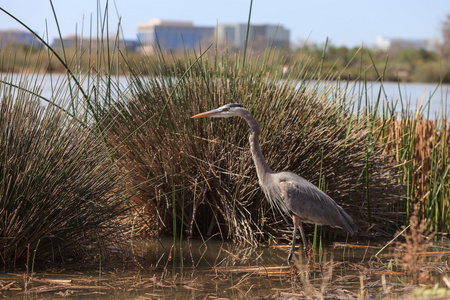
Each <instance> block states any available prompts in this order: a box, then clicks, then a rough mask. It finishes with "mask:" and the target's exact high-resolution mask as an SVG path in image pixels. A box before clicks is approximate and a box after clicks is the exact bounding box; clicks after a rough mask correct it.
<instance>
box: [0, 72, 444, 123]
mask: <svg viewBox="0 0 450 300" xmlns="http://www.w3.org/2000/svg"><path fill="white" fill-rule="evenodd" d="M0 76H1V78H2V79H3V80H6V81H11V79H10V78H6V79H5V75H4V74H0ZM19 78H21V75H19V74H14V75H13V80H12V82H15V83H16V84H17V80H18V79H19ZM28 79H29V81H31V82H34V81H36V82H37V85H38V86H39V87H40V88H41V89H42V94H41V95H42V96H43V97H45V98H47V99H52V95H53V93H54V91H57V90H58V87H60V86H61V83H62V82H65V81H66V80H67V77H66V76H65V75H61V74H56V75H45V76H44V75H39V74H38V75H33V77H31V76H30V78H28ZM111 79H112V80H113V81H114V82H116V83H117V84H118V86H120V89H121V90H122V91H126V87H127V84H128V83H127V78H126V77H124V76H117V77H113V78H111ZM91 83H92V79H91ZM87 84H88V81H87V80H85V82H84V83H83V86H84V87H86V86H87ZM311 84H313V85H314V82H311ZM328 84H329V83H328ZM331 84H332V85H335V83H334V82H332V83H331ZM381 86H382V89H381V100H382V101H381V106H382V107H383V106H384V105H385V104H386V103H389V105H390V106H392V105H395V104H396V103H397V104H396V105H395V111H397V112H400V111H402V109H403V108H402V103H403V105H409V106H410V108H411V109H415V108H416V106H417V104H419V103H421V102H422V104H426V103H428V104H429V105H427V106H426V109H425V110H424V114H425V115H426V116H428V117H429V118H431V119H432V118H434V117H435V115H436V113H438V114H446V115H450V103H448V102H449V101H450V85H449V84H442V85H438V84H437V83H397V82H384V83H383V84H382V85H381V83H379V82H367V83H366V84H365V83H364V82H353V81H352V82H349V84H348V85H347V84H346V83H345V82H343V81H342V82H340V83H339V89H340V90H341V92H345V94H346V96H347V97H355V98H356V99H359V98H362V99H365V97H366V95H367V98H368V99H367V100H368V102H369V103H373V101H375V100H376V99H377V98H378V94H379V92H380V87H381ZM66 92H68V91H66ZM59 94H63V95H64V93H61V91H59ZM66 96H67V97H68V94H67V95H66ZM43 104H45V101H43Z"/></svg>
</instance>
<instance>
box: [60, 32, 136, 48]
mask: <svg viewBox="0 0 450 300" xmlns="http://www.w3.org/2000/svg"><path fill="white" fill-rule="evenodd" d="M104 41H106V39H105V40H104ZM98 42H99V41H98V40H97V38H95V37H94V38H92V39H91V38H81V36H78V35H68V36H66V37H64V38H63V39H62V44H63V45H64V48H67V49H70V48H75V47H77V48H83V49H88V48H91V49H94V48H96V47H97V45H98ZM108 42H109V46H110V48H111V49H112V47H116V45H115V43H116V42H117V40H116V38H115V37H111V38H110V39H109V40H108ZM119 43H120V46H119V48H121V49H122V48H123V47H124V46H125V47H126V48H127V50H129V51H135V50H136V49H137V48H138V46H139V43H138V41H135V40H119ZM51 47H52V48H53V49H55V50H61V49H62V47H61V40H60V39H59V38H55V39H53V42H52V44H51Z"/></svg>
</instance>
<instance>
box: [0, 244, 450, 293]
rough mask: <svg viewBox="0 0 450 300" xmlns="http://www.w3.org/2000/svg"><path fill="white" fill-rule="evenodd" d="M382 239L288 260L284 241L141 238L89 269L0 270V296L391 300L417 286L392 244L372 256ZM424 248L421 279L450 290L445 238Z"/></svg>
mask: <svg viewBox="0 0 450 300" xmlns="http://www.w3.org/2000/svg"><path fill="white" fill-rule="evenodd" d="M382 246H383V245H357V244H344V243H337V242H336V243H333V244H331V245H328V246H327V247H324V248H323V249H322V250H321V251H316V252H313V253H311V254H310V255H309V257H307V255H305V253H304V252H303V251H302V250H300V249H297V251H296V254H295V255H294V259H293V261H292V263H291V265H288V264H287V263H286V257H287V253H288V250H289V246H287V245H281V246H277V245H275V246H265V247H263V246H261V247H246V246H244V245H242V244H235V243H231V242H221V241H216V240H211V241H208V242H203V241H199V240H190V241H187V240H185V241H183V242H182V244H181V247H180V246H179V245H177V246H173V240H172V239H162V240H149V241H139V242H134V243H133V244H132V245H131V246H130V248H129V249H127V250H119V249H115V248H110V249H109V250H110V251H111V252H116V253H120V255H118V257H122V258H121V259H120V260H116V261H112V262H111V261H110V262H103V263H100V262H94V263H93V266H92V267H91V268H89V270H88V271H82V272H74V271H68V270H64V269H60V270H56V269H53V270H46V271H43V272H37V273H36V274H34V275H33V277H32V278H30V277H26V276H25V275H24V274H10V273H8V274H0V298H2V297H8V298H9V297H13V298H15V299H30V298H31V299H61V298H63V297H69V298H72V299H217V298H228V299H317V298H322V297H324V298H333V299H355V298H363V299H383V298H386V297H387V298H394V299H396V298H402V297H404V296H405V295H406V296H411V295H414V293H419V292H420V286H419V285H413V284H411V283H410V281H409V279H408V276H406V275H405V273H404V272H403V271H402V270H401V269H400V268H399V267H398V266H397V265H398V258H395V257H394V256H393V255H392V249H386V250H384V251H383V252H382V253H381V254H379V255H378V257H375V256H374V255H375V254H376V253H377V252H378V251H379V250H380V249H381V247H382ZM429 251H431V252H429V253H435V252H440V253H441V254H440V255H439V256H437V255H436V254H430V263H427V265H424V268H428V269H429V271H430V274H431V276H430V278H428V282H423V283H421V286H425V287H427V286H428V287H429V289H428V290H432V289H433V288H434V289H435V290H436V291H437V289H440V290H439V291H438V292H439V293H444V295H445V293H446V292H447V291H449V293H448V294H449V295H450V290H448V289H450V286H449V287H448V288H446V280H448V279H449V278H450V267H449V265H448V260H447V259H448V256H449V253H450V243H449V241H448V240H441V241H436V249H429ZM123 256H125V258H123ZM449 284H450V283H449ZM428 290H427V291H428ZM418 291H419V292H418Z"/></svg>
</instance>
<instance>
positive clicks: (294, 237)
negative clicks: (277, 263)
mask: <svg viewBox="0 0 450 300" xmlns="http://www.w3.org/2000/svg"><path fill="white" fill-rule="evenodd" d="M292 222H293V223H294V232H293V234H292V247H291V250H290V251H289V255H288V258H287V261H288V263H289V261H290V260H291V258H292V254H294V251H295V241H296V240H297V227H298V228H299V229H300V234H301V236H302V242H303V249H305V252H306V250H307V249H308V248H307V247H308V244H307V243H306V238H305V233H304V232H303V227H302V221H301V220H300V218H299V217H297V216H296V215H292Z"/></svg>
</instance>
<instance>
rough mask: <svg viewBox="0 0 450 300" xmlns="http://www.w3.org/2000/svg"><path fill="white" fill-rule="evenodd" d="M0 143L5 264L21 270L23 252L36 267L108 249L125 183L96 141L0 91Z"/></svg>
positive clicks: (45, 109) (0, 235)
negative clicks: (96, 245) (94, 248)
mask: <svg viewBox="0 0 450 300" xmlns="http://www.w3.org/2000/svg"><path fill="white" fill-rule="evenodd" d="M19 85H22V88H25V87H24V86H23V84H19ZM28 89H29V90H31V88H29V87H28ZM0 143H1V145H2V147H1V149H0V170H1V172H2V174H1V175H2V176H1V180H0V197H1V201H0V211H1V214H0V224H2V225H1V226H0V239H1V246H0V258H1V263H2V264H4V265H16V264H21V263H24V262H26V259H27V255H28V254H27V252H28V250H27V249H28V248H29V249H36V250H37V251H36V253H35V254H34V255H33V265H34V262H35V261H44V260H55V261H56V260H60V259H64V258H65V257H70V256H72V255H77V254H80V250H79V249H84V250H85V251H87V250H88V249H89V248H90V247H91V243H97V242H96V241H102V243H105V245H106V244H107V239H106V237H108V236H110V234H111V233H113V232H114V230H116V229H118V227H117V224H116V225H114V223H115V220H116V218H118V216H119V214H120V212H121V209H119V205H120V204H121V202H122V201H123V197H122V195H121V190H122V189H121V187H120V183H121V180H122V177H121V176H120V174H119V172H118V171H117V170H116V169H115V168H114V167H113V166H111V164H110V160H109V157H108V155H106V154H105V151H104V145H103V143H102V141H101V139H99V137H98V135H96V134H94V133H93V132H92V131H91V129H90V128H84V127H82V126H80V125H79V123H78V122H77V121H76V120H74V119H71V118H70V117H69V116H67V115H66V114H65V113H63V112H61V111H60V110H59V109H58V108H55V107H53V106H51V105H48V106H42V105H40V101H39V99H38V98H37V97H36V96H33V95H31V94H30V93H26V92H23V91H16V92H14V91H12V90H11V89H10V87H9V86H7V85H4V84H1V85H0ZM38 245H39V248H37V246H38ZM80 247H81V248H80Z"/></svg>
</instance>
